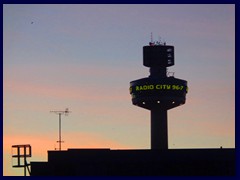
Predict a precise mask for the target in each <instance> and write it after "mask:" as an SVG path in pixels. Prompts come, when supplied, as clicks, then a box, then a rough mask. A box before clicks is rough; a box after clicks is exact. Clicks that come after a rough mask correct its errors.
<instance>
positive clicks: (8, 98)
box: [3, 4, 235, 175]
mask: <svg viewBox="0 0 240 180" xmlns="http://www.w3.org/2000/svg"><path fill="white" fill-rule="evenodd" d="M32 22H33V23H32ZM151 32H152V33H153V38H154V40H158V39H159V37H161V38H162V39H164V40H165V41H166V42H167V44H169V45H173V46H174V47H175V66H173V67H170V68H169V71H170V72H175V77H177V78H180V79H185V80H187V81H188V86H189V93H188V94H187V101H186V104H185V105H184V106H180V107H178V108H175V109H172V110H170V111H168V128H169V129H168V132H169V148H218V147H220V146H223V147H231V148H232V147H235V85H234V84H235V6H234V5H230V4H222V5H216V4H213V5H211V4H206V5H204V4H201V5H199V4H196V5H195V4H194V5H183V4H177V5H170V4H165V5H162V4H151V5H150V4H149V5H148V4H147V5H146V4H143V5H136V4H134V5H129V4H127V5H106V4H105V5H103V4H102V5H82V4H79V5H66V4H63V5H57V4H54V5H50V4H46V5H38V4H34V5H29V4H21V5H14V4H5V5H4V6H3V73H4V74H3V91H4V94H3V95H4V99H3V100H4V104H3V107H4V115H3V118H4V119H3V133H4V136H3V140H4V144H3V145H4V147H3V148H4V149H3V150H4V162H3V163H4V175H22V172H21V170H16V169H12V168H11V164H10V163H11V145H13V144H21V143H29V144H31V145H32V147H33V154H34V152H35V155H34V157H33V158H32V159H31V160H47V150H53V149H54V147H57V143H56V141H57V139H58V121H57V120H58V117H57V115H55V114H51V113H50V112H49V111H51V110H64V109H65V108H66V107H68V108H69V109H70V110H71V111H72V113H71V114H70V115H69V116H67V117H63V120H62V121H63V126H62V132H63V140H64V141H65V143H64V144H63V148H64V149H67V148H73V147H74V148H82V147H99V148H101V147H109V148H111V149H133V148H134V149H135V148H136V149H149V148H150V121H149V120H150V112H149V111H147V110H144V109H141V108H138V107H136V106H133V105H132V104H131V96H130V94H129V91H128V88H129V82H130V81H132V80H136V79H140V78H143V77H147V76H148V75H149V69H148V68H147V67H144V66H143V65H142V47H143V46H145V45H147V44H148V42H149V41H150V34H151ZM42 144H44V145H42Z"/></svg>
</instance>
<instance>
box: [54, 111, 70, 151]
mask: <svg viewBox="0 0 240 180" xmlns="http://www.w3.org/2000/svg"><path fill="white" fill-rule="evenodd" d="M50 112H51V113H55V114H58V117H59V138H58V141H57V142H58V143H59V151H61V143H63V142H64V141H62V136H61V116H62V114H65V115H66V116H67V115H68V114H69V113H70V112H71V111H69V110H68V108H66V109H65V111H50Z"/></svg>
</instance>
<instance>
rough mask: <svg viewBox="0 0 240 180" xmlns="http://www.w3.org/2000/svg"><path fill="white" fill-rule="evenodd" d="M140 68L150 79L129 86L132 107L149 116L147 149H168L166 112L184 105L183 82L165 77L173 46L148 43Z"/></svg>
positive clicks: (184, 92) (186, 88)
mask: <svg viewBox="0 0 240 180" xmlns="http://www.w3.org/2000/svg"><path fill="white" fill-rule="evenodd" d="M143 65H144V66H146V67H149V68H150V76H149V77H145V78H142V79H138V80H135V81H131V82H130V94H131V96H132V103H133V105H136V106H139V107H141V108H144V109H148V110H150V112H151V149H168V126H167V111H168V110H170V109H172V108H175V107H178V106H180V105H183V104H185V102H186V94H187V92H188V87H187V81H185V80H182V79H178V78H175V77H174V76H169V77H168V76H167V75H168V74H167V67H169V66H173V65H174V46H170V45H166V43H165V42H164V43H162V42H157V43H154V42H153V40H152V33H151V42H149V46H144V47H143Z"/></svg>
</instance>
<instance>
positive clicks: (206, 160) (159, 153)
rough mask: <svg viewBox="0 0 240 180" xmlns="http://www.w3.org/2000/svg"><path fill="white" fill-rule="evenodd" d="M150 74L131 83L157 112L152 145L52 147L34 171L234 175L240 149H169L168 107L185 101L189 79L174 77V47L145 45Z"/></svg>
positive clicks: (135, 99)
mask: <svg viewBox="0 0 240 180" xmlns="http://www.w3.org/2000/svg"><path fill="white" fill-rule="evenodd" d="M143 64H144V66H147V67H150V76H149V77H146V78H142V79H138V80H135V81H132V82H130V94H131V96H132V103H133V104H134V105H137V106H139V107H142V108H145V109H148V110H150V111H151V149H150V150H143V149H142V150H110V149H68V150H64V151H48V161H47V162H31V176H168V175H171V176H172V175H175V176H187V175H188V176H189V175H195V176H201V175H202V176H206V175H214V176H220V175H224V176H229V175H231V176H232V175H235V149H224V148H219V149H168V134H167V110H169V109H171V108H175V107H177V106H180V105H182V104H184V103H185V101H186V93H187V90H188V87H187V81H185V80H181V79H177V78H175V77H174V76H168V75H167V74H168V73H167V67H169V66H173V65H174V47H173V46H168V45H166V43H164V44H161V43H157V44H155V43H153V42H150V43H149V46H144V47H143Z"/></svg>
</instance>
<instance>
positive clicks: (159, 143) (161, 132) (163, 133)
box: [151, 108, 168, 149]
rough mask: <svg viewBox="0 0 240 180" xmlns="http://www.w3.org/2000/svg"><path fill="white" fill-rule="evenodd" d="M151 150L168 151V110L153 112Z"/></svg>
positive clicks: (154, 110) (155, 110)
mask: <svg viewBox="0 0 240 180" xmlns="http://www.w3.org/2000/svg"><path fill="white" fill-rule="evenodd" d="M151 149H168V123H167V110H163V109H159V108H154V109H152V110H151Z"/></svg>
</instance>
